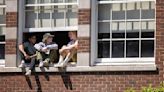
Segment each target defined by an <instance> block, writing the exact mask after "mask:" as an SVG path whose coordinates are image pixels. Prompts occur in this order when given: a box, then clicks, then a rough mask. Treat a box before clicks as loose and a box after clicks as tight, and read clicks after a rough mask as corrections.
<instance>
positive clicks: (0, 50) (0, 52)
mask: <svg viewBox="0 0 164 92" xmlns="http://www.w3.org/2000/svg"><path fill="white" fill-rule="evenodd" d="M4 49H5V45H4V44H0V59H5V50H4Z"/></svg>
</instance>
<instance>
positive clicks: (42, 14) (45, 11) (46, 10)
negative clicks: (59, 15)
mask: <svg viewBox="0 0 164 92" xmlns="http://www.w3.org/2000/svg"><path fill="white" fill-rule="evenodd" d="M50 12H51V6H46V7H43V6H41V7H40V8H39V13H38V21H39V25H38V27H50V25H51V20H50Z"/></svg>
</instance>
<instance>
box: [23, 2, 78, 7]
mask: <svg viewBox="0 0 164 92" xmlns="http://www.w3.org/2000/svg"><path fill="white" fill-rule="evenodd" d="M62 5H63V6H64V5H78V3H44V4H26V5H25V6H26V7H35V6H62Z"/></svg>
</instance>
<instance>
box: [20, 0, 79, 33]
mask: <svg viewBox="0 0 164 92" xmlns="http://www.w3.org/2000/svg"><path fill="white" fill-rule="evenodd" d="M23 1H24V2H25V0H23ZM63 1H64V2H63V3H41V4H26V5H24V6H25V7H35V6H62V5H77V6H78V3H79V0H77V2H76V3H65V0H63ZM24 4H25V3H24ZM25 7H24V13H25ZM24 16H26V15H25V14H24ZM64 16H66V15H64ZM50 17H52V16H50ZM64 20H65V17H64ZM24 21H25V18H24ZM64 22H65V21H64ZM65 24H66V23H64V25H65ZM50 25H51V24H50ZM77 30H78V24H77V26H66V25H65V26H64V27H42V28H25V24H24V31H23V32H47V31H48V32H50V31H51V32H55V31H77Z"/></svg>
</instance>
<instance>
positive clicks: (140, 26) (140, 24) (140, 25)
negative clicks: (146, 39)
mask: <svg viewBox="0 0 164 92" xmlns="http://www.w3.org/2000/svg"><path fill="white" fill-rule="evenodd" d="M141 9H142V8H141V2H140V21H139V28H140V29H139V58H141V33H142V32H141V31H142V23H141V21H142V19H141V16H142V14H141V13H142V12H141Z"/></svg>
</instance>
